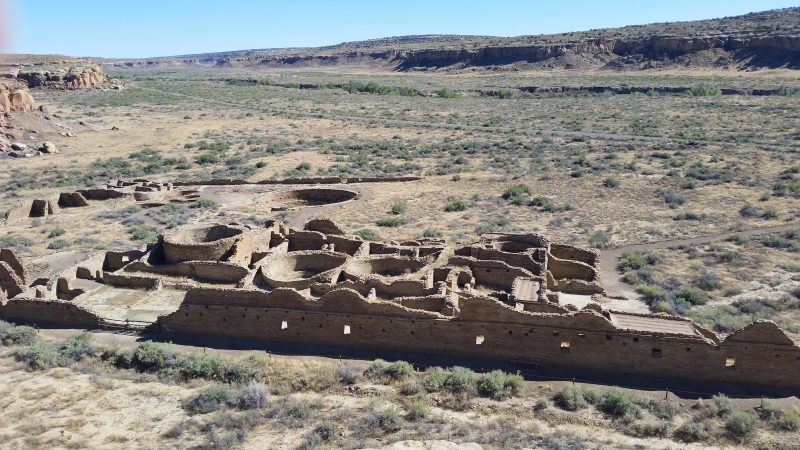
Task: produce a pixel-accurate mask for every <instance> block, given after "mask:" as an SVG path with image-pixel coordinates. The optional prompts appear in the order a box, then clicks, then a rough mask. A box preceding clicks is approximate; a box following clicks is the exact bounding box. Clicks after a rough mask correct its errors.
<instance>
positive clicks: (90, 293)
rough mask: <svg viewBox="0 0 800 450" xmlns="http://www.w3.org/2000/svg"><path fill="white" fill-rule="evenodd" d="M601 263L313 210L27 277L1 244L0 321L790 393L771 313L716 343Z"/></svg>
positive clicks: (547, 246) (519, 241) (575, 253)
mask: <svg viewBox="0 0 800 450" xmlns="http://www.w3.org/2000/svg"><path fill="white" fill-rule="evenodd" d="M597 261H598V253H597V252H596V251H593V250H585V249H581V248H577V247H572V246H568V245H563V244H556V243H551V242H550V241H549V240H548V239H547V238H546V237H545V236H543V235H541V234H537V233H528V234H488V235H483V236H482V237H481V238H480V240H479V241H478V242H475V243H472V244H469V245H464V246H450V245H448V244H447V243H446V242H445V241H443V240H439V239H417V240H410V241H404V242H392V241H389V242H376V241H365V240H363V239H361V238H360V237H357V236H352V235H347V234H346V233H345V232H343V230H342V229H341V228H339V227H338V226H337V225H336V224H334V223H333V222H332V221H331V220H329V219H325V218H319V219H313V220H310V221H308V222H307V223H306V224H305V226H304V227H303V228H302V229H293V228H290V227H288V226H287V225H286V224H283V223H281V222H269V223H267V225H266V226H264V227H251V226H244V225H239V224H212V225H199V226H198V225H194V226H186V227H182V228H178V229H174V230H172V231H170V232H168V233H166V234H165V235H163V236H162V237H161V238H160V239H159V240H158V242H156V243H154V244H151V245H149V246H146V247H143V248H140V249H134V250H130V251H124V252H120V251H106V252H100V253H97V254H95V255H93V256H90V257H88V258H87V259H85V260H83V261H81V262H79V263H77V264H76V265H74V266H72V267H69V268H67V269H65V270H63V271H60V272H58V273H54V274H50V275H48V276H37V277H34V278H36V279H34V280H31V279H29V278H30V277H27V276H26V274H25V270H24V267H23V265H22V264H21V262H20V261H19V260H18V259H17V258H16V256H15V255H14V254H13V253H12V252H10V251H7V250H3V251H2V253H0V289H2V292H3V293H4V296H5V297H8V298H6V299H4V300H3V301H2V305H0V318H2V319H6V320H13V321H18V322H33V323H39V324H47V325H50V326H79V327H84V328H98V327H108V326H109V324H112V323H114V321H113V320H111V319H110V318H109V316H112V315H114V316H115V317H116V323H119V322H120V321H124V322H125V323H126V324H127V325H131V324H133V323H134V322H135V323H136V324H141V326H143V327H146V330H148V331H155V332H159V333H164V334H166V335H187V336H203V337H220V338H236V339H242V340H244V341H245V342H248V341H266V342H272V343H284V344H290V345H291V347H290V348H292V349H295V350H296V351H297V350H299V349H300V348H301V347H302V346H308V347H307V348H322V347H331V348H340V349H357V350H359V351H368V352H370V354H372V355H374V356H381V355H385V354H393V353H396V352H405V353H411V354H418V355H428V356H437V355H439V356H445V357H455V358H464V359H465V360H469V361H486V362H488V361H494V362H498V361H499V362H503V363H506V364H512V365H513V366H515V367H518V368H519V367H522V368H526V370H528V369H530V370H544V369H548V368H557V369H559V370H562V369H563V370H567V371H570V372H571V373H573V374H576V373H577V374H580V375H581V376H583V377H589V376H590V375H589V374H608V375H611V376H613V377H615V378H614V379H625V377H634V378H633V379H637V380H638V379H640V378H642V377H645V378H652V379H659V380H668V382H676V381H687V382H713V383H732V384H740V385H757V386H762V387H763V386H768V387H772V388H785V389H791V390H797V389H799V388H800V376H799V375H800V348H799V347H798V346H797V344H796V343H795V342H793V341H792V340H791V339H790V338H789V337H787V336H786V334H784V332H783V331H782V330H780V329H779V328H778V327H777V326H776V325H775V324H774V323H772V322H769V321H759V322H755V323H753V324H752V325H750V326H748V327H746V328H744V329H742V330H740V331H738V332H736V333H733V334H731V335H729V336H727V337H725V338H724V339H721V338H720V337H719V336H717V335H716V334H715V333H713V332H711V331H709V330H706V329H704V328H702V327H700V326H698V325H697V324H695V323H693V322H692V321H690V320H687V319H683V318H678V317H673V316H668V315H664V314H633V313H625V312H619V311H613V310H608V309H606V308H605V307H604V303H603V301H602V300H603V297H602V293H603V289H602V286H601V285H600V284H599V283H598V272H597ZM576 298H578V299H581V300H580V301H576V300H575V299H576ZM120 311H121V312H120ZM136 321H141V322H136ZM131 326H133V325H131Z"/></svg>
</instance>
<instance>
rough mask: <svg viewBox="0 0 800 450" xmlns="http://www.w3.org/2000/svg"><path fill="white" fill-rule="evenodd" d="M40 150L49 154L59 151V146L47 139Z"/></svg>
mask: <svg viewBox="0 0 800 450" xmlns="http://www.w3.org/2000/svg"><path fill="white" fill-rule="evenodd" d="M39 151H40V152H42V153H44V154H48V155H49V154H52V153H58V148H56V144H53V143H52V142H50V141H45V142H42V145H40V146H39Z"/></svg>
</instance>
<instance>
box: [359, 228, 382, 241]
mask: <svg viewBox="0 0 800 450" xmlns="http://www.w3.org/2000/svg"><path fill="white" fill-rule="evenodd" d="M355 234H356V235H357V236H358V237H360V238H361V239H364V240H365V241H375V240H377V239H378V237H379V236H378V233H377V232H376V231H375V230H372V229H369V228H361V229H360V230H356V233H355Z"/></svg>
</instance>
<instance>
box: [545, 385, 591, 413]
mask: <svg viewBox="0 0 800 450" xmlns="http://www.w3.org/2000/svg"><path fill="white" fill-rule="evenodd" d="M553 402H554V403H555V404H556V406H558V407H559V408H561V409H563V410H566V411H577V410H579V409H582V408H585V407H586V405H587V402H586V400H585V399H584V397H583V392H581V389H580V388H578V387H576V386H572V385H570V386H565V387H563V388H562V389H561V390H560V391H558V392H556V395H554V396H553Z"/></svg>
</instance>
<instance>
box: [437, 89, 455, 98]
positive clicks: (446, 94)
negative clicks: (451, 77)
mask: <svg viewBox="0 0 800 450" xmlns="http://www.w3.org/2000/svg"><path fill="white" fill-rule="evenodd" d="M436 94H437V95H438V96H439V97H441V98H456V97H460V96H461V95H460V94H459V93H458V92H456V91H454V90H452V89H449V88H442V89H440V90H439V91H438V92H437V93H436Z"/></svg>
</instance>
